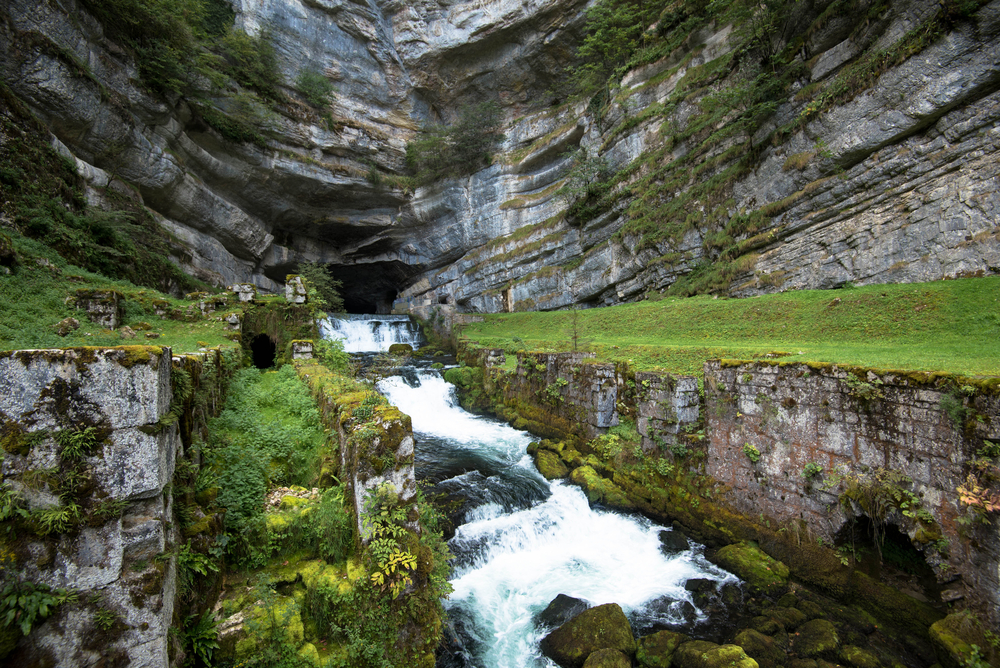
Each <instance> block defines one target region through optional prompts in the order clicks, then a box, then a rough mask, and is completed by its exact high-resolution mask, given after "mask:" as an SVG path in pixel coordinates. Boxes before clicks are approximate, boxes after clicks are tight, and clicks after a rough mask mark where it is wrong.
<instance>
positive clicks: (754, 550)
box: [716, 543, 788, 595]
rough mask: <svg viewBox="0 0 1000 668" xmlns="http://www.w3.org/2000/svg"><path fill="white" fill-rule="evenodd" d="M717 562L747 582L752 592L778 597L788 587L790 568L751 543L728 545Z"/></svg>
mask: <svg viewBox="0 0 1000 668" xmlns="http://www.w3.org/2000/svg"><path fill="white" fill-rule="evenodd" d="M716 561H717V562H718V563H719V565H720V566H722V567H723V568H725V569H726V570H729V571H732V572H733V573H735V574H736V575H738V576H739V577H740V578H742V579H743V580H745V581H746V583H747V585H748V586H749V587H750V590H751V591H758V592H763V593H765V594H770V595H777V593H778V592H780V591H781V590H782V589H784V588H785V587H786V586H787V585H788V566H786V565H784V564H783V563H781V562H780V561H777V560H775V559H772V558H771V557H770V556H769V555H767V554H765V553H764V552H763V551H762V550H761V549H760V548H758V547H757V546H755V545H751V544H749V543H735V544H733V545H726V546H725V547H724V548H722V549H721V550H719V552H718V553H717V554H716Z"/></svg>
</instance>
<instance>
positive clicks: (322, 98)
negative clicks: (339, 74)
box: [295, 68, 336, 108]
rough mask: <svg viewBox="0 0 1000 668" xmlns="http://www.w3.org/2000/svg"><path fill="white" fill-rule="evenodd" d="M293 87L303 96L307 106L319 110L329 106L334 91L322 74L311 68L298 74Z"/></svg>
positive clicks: (330, 83)
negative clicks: (309, 105) (318, 108)
mask: <svg viewBox="0 0 1000 668" xmlns="http://www.w3.org/2000/svg"><path fill="white" fill-rule="evenodd" d="M295 87H296V88H298V89H299V91H300V92H301V93H302V95H304V96H305V98H306V100H307V101H308V102H309V104H311V105H312V106H314V107H320V108H322V107H325V106H327V105H328V104H330V102H331V101H332V100H333V93H334V91H335V90H336V89H335V88H334V86H333V83H332V82H331V81H330V80H329V79H327V78H326V76H324V75H323V73H322V72H320V71H318V70H315V69H312V68H306V69H304V70H301V71H300V72H299V76H298V77H296V79H295Z"/></svg>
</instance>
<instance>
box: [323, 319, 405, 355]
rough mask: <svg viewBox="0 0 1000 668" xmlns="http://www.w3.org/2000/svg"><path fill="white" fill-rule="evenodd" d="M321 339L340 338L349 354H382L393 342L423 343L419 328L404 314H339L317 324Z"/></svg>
mask: <svg viewBox="0 0 1000 668" xmlns="http://www.w3.org/2000/svg"><path fill="white" fill-rule="evenodd" d="M320 334H321V335H322V336H323V338H325V339H340V340H342V341H343V342H344V350H345V351H346V352H349V353H366V352H385V351H387V350H389V346H391V345H392V344H394V343H408V344H410V345H411V346H413V347H414V349H416V348H419V347H420V346H421V345H423V343H424V338H423V334H422V333H421V331H420V325H418V324H417V323H415V322H413V320H412V319H411V318H410V316H408V315H367V314H343V315H339V316H336V317H333V316H331V317H328V318H326V319H325V320H321V321H320Z"/></svg>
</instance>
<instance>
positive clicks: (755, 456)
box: [743, 443, 760, 464]
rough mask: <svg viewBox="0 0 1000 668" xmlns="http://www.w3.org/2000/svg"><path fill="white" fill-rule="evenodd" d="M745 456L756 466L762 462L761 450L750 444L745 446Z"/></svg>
mask: <svg viewBox="0 0 1000 668" xmlns="http://www.w3.org/2000/svg"><path fill="white" fill-rule="evenodd" d="M743 454H745V455H746V456H747V459H749V460H750V461H752V462H753V463H754V464H756V463H757V462H759V461H760V450H758V449H757V447H756V446H754V445H752V444H750V443H744V444H743Z"/></svg>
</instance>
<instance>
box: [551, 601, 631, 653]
mask: <svg viewBox="0 0 1000 668" xmlns="http://www.w3.org/2000/svg"><path fill="white" fill-rule="evenodd" d="M540 646H541V650H542V654H544V655H545V656H547V657H548V658H550V659H552V660H553V661H555V662H556V663H557V664H559V665H560V666H562V667H563V668H582V666H583V664H584V662H585V661H586V660H587V657H589V656H590V655H591V654H593V653H594V652H596V651H597V650H601V649H616V650H619V651H620V652H622V653H623V654H626V655H627V656H633V655H634V654H635V649H636V645H635V638H634V637H633V636H632V626H631V625H630V624H629V622H628V619H626V617H625V613H624V612H622V609H621V606H619V605H618V604H617V603H606V604H604V605H599V606H597V607H596V608H590V609H589V610H585V611H584V612H581V613H580V614H579V615H577V616H576V617H574V618H573V619H571V620H569V621H568V622H566V623H565V624H563V625H562V626H560V627H559V628H558V629H556V630H555V631H553V632H552V633H550V634H549V635H547V636H545V637H544V638H542V641H541V644H540Z"/></svg>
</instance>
